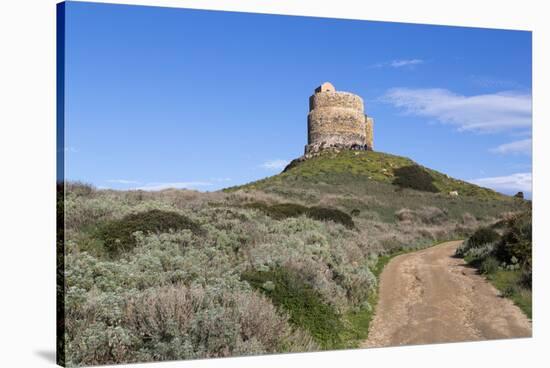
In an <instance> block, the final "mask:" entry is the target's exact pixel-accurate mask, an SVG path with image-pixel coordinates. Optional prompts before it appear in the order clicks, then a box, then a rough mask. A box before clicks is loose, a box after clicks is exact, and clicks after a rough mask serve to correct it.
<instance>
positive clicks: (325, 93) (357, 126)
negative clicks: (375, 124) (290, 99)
mask: <svg viewBox="0 0 550 368" xmlns="http://www.w3.org/2000/svg"><path fill="white" fill-rule="evenodd" d="M368 119H370V118H367V116H366V115H365V113H364V108H363V99H362V98H361V97H359V96H357V95H354V94H352V93H349V92H341V91H336V90H335V88H334V86H333V85H332V84H330V83H329V82H326V83H323V84H322V85H321V86H319V87H317V88H316V89H315V93H314V94H313V95H312V96H311V97H310V98H309V114H308V116H307V123H308V144H307V145H306V147H305V153H306V154H307V153H315V152H318V151H321V150H323V149H327V148H342V149H358V150H372V119H370V121H367V120H368Z"/></svg>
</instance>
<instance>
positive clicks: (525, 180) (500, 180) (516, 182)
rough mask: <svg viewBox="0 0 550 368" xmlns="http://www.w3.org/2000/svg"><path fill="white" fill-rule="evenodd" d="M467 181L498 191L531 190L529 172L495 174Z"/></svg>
mask: <svg viewBox="0 0 550 368" xmlns="http://www.w3.org/2000/svg"><path fill="white" fill-rule="evenodd" d="M468 181H469V182H470V183H473V184H476V185H480V186H482V187H487V188H491V189H494V190H496V191H499V192H520V191H521V192H531V190H532V176H531V173H517V174H512V175H508V176H495V177H492V178H480V179H472V180H468Z"/></svg>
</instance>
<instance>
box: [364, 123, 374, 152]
mask: <svg viewBox="0 0 550 368" xmlns="http://www.w3.org/2000/svg"><path fill="white" fill-rule="evenodd" d="M365 121H366V127H365V128H366V140H367V141H366V145H367V149H368V150H369V151H372V150H374V119H373V118H371V117H370V116H367V115H365Z"/></svg>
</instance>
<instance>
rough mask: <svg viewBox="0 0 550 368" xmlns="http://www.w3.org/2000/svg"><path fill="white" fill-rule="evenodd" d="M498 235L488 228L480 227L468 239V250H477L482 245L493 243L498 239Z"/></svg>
mask: <svg viewBox="0 0 550 368" xmlns="http://www.w3.org/2000/svg"><path fill="white" fill-rule="evenodd" d="M499 237H500V236H499V235H498V233H497V232H496V231H494V230H493V229H491V228H489V227H482V228H479V229H477V230H476V232H475V233H474V234H473V235H472V236H470V238H469V239H468V245H469V248H479V247H481V246H482V245H485V244H489V243H494V242H496V241H497V240H498V239H499Z"/></svg>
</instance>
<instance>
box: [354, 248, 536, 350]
mask: <svg viewBox="0 0 550 368" xmlns="http://www.w3.org/2000/svg"><path fill="white" fill-rule="evenodd" d="M460 243H461V241H452V242H447V243H443V244H440V245H438V246H435V247H432V248H428V249H425V250H422V251H418V252H414V253H409V254H403V255H401V256H398V257H395V258H394V259H392V260H391V261H390V262H389V263H388V265H387V266H386V267H385V268H384V271H383V272H382V275H381V279H380V295H379V301H378V305H377V306H376V315H375V317H374V320H373V321H372V324H371V327H370V332H369V338H368V340H366V341H365V342H364V343H363V344H362V346H363V347H380V346H396V345H409V344H428V343H440V342H452V341H470V340H487V339H502V338H509V337H529V336H531V330H532V328H531V322H530V321H529V320H528V318H527V317H526V316H525V315H524V314H523V313H522V312H521V311H520V309H519V308H518V307H516V306H515V305H514V304H513V303H512V302H511V301H510V300H508V299H505V298H502V297H500V296H499V292H498V291H497V290H496V289H495V288H494V287H493V286H492V285H491V284H489V283H488V282H487V281H486V280H485V279H484V278H483V277H482V276H480V275H478V274H477V272H476V270H475V269H472V268H470V267H468V266H467V265H466V264H465V263H464V261H463V260H462V259H459V258H454V257H453V254H454V252H455V249H456V247H457V246H458V245H459V244H460Z"/></svg>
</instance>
